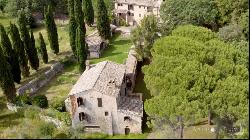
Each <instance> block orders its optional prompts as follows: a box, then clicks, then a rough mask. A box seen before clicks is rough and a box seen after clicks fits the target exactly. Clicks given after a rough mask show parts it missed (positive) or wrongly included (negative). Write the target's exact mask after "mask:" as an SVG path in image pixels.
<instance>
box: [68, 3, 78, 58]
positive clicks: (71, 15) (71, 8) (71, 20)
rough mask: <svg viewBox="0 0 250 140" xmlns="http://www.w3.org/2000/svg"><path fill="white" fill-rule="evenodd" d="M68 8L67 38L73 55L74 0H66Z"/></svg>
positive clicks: (74, 45)
mask: <svg viewBox="0 0 250 140" xmlns="http://www.w3.org/2000/svg"><path fill="white" fill-rule="evenodd" d="M68 8H69V9H68V10H69V38H70V39H69V40H70V46H71V49H72V52H73V54H74V55H75V56H77V50H76V43H75V41H76V28H77V25H76V20H75V15H74V0H68Z"/></svg>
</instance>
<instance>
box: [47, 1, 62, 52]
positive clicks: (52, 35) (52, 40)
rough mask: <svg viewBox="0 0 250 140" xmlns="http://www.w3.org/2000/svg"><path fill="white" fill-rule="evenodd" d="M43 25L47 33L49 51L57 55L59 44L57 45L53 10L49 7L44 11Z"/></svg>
mask: <svg viewBox="0 0 250 140" xmlns="http://www.w3.org/2000/svg"><path fill="white" fill-rule="evenodd" d="M45 25H46V29H47V33H48V40H49V44H50V48H51V50H53V53H54V54H58V53H59V43H58V34H57V27H56V24H55V20H54V16H53V9H52V6H51V5H49V6H48V7H47V9H46V10H45Z"/></svg>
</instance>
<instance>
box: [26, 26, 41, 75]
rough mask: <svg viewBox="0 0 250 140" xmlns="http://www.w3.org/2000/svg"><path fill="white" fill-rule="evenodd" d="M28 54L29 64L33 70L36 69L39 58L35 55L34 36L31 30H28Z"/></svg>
mask: <svg viewBox="0 0 250 140" xmlns="http://www.w3.org/2000/svg"><path fill="white" fill-rule="evenodd" d="M28 51H29V54H30V66H31V68H33V69H34V70H38V68H39V58H38V55H37V50H36V45H35V38H34V35H33V31H32V30H30V47H29V49H28Z"/></svg>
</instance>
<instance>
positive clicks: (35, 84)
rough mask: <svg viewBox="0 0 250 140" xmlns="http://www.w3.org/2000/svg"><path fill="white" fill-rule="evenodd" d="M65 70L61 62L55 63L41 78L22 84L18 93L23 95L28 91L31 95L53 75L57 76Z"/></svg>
mask: <svg viewBox="0 0 250 140" xmlns="http://www.w3.org/2000/svg"><path fill="white" fill-rule="evenodd" d="M62 71H63V65H62V64H61V63H59V62H57V63H56V64H53V65H52V66H51V68H50V70H48V71H46V72H45V73H44V74H42V75H41V76H40V77H39V78H35V79H34V80H32V81H30V82H29V83H27V84H25V85H23V86H21V87H20V88H18V89H17V95H23V94H25V93H26V92H27V91H28V93H29V94H30V95H32V94H34V93H36V92H37V91H38V90H39V89H40V88H41V87H43V86H44V85H46V84H47V83H48V82H49V81H50V80H51V79H52V78H53V77H55V76H56V75H57V74H58V73H59V72H62Z"/></svg>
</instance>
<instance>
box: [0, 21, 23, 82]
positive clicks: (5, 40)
mask: <svg viewBox="0 0 250 140" xmlns="http://www.w3.org/2000/svg"><path fill="white" fill-rule="evenodd" d="M0 36H1V37H0V44H1V46H2V51H3V54H4V56H5V57H6V60H7V62H8V63H9V64H10V65H11V73H12V75H13V80H14V81H15V82H16V83H18V84H20V81H21V70H20V67H19V62H18V57H17V55H16V54H15V52H14V50H13V49H12V45H11V42H10V39H9V37H8V35H7V34H6V31H5V29H4V27H3V25H2V24H0Z"/></svg>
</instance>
